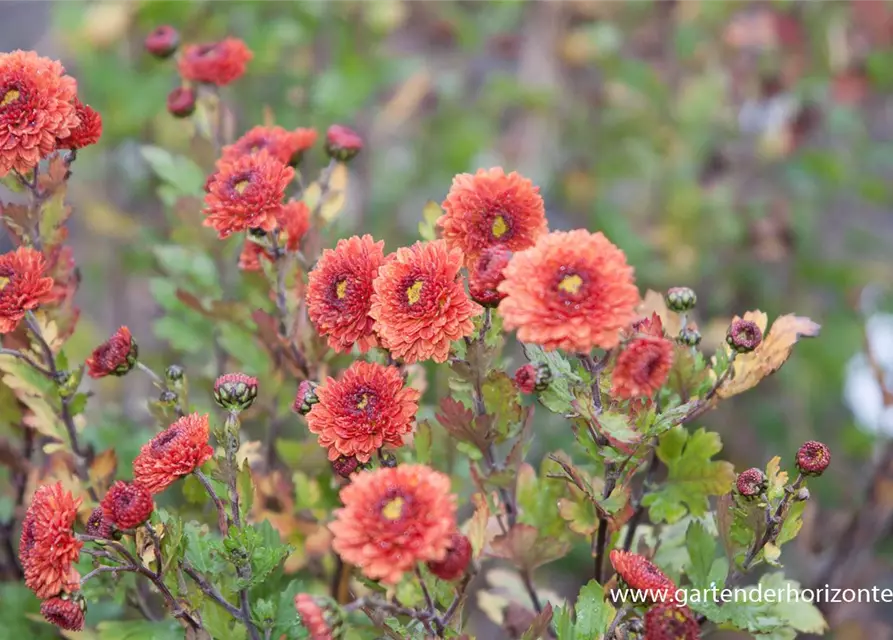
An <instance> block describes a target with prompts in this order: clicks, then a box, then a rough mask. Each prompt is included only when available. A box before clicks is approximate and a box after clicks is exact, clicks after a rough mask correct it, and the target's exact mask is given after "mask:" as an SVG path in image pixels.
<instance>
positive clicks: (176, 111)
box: [167, 87, 195, 118]
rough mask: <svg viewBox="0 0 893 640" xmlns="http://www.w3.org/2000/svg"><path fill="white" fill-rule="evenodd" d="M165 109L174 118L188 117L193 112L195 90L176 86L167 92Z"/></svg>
mask: <svg viewBox="0 0 893 640" xmlns="http://www.w3.org/2000/svg"><path fill="white" fill-rule="evenodd" d="M167 110H168V112H169V113H170V114H171V115H172V116H174V117H175V118H188V117H189V116H191V115H192V114H193V113H194V112H195V91H193V90H192V89H191V88H189V87H177V88H176V89H174V90H173V91H171V92H170V93H169V94H167Z"/></svg>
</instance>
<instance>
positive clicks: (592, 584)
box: [574, 580, 615, 638]
mask: <svg viewBox="0 0 893 640" xmlns="http://www.w3.org/2000/svg"><path fill="white" fill-rule="evenodd" d="M574 612H575V613H576V617H577V622H576V624H575V625H574V631H575V632H576V635H577V637H580V638H600V637H602V636H603V635H604V634H605V632H606V631H607V630H608V627H609V626H610V625H611V621H612V620H613V619H614V615H615V611H614V607H612V606H611V604H610V603H608V602H607V601H606V600H605V590H604V587H602V585H600V584H599V583H597V582H596V581H595V580H590V581H589V583H588V584H587V585H586V586H584V587H583V588H582V589H580V595H579V596H577V604H576V606H575V607H574Z"/></svg>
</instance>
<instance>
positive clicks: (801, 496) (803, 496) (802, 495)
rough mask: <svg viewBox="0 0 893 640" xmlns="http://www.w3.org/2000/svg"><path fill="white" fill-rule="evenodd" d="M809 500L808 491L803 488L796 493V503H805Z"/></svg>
mask: <svg viewBox="0 0 893 640" xmlns="http://www.w3.org/2000/svg"><path fill="white" fill-rule="evenodd" d="M807 500H809V489H807V488H806V487H803V488H802V489H800V491H798V492H797V501H798V502H806V501H807Z"/></svg>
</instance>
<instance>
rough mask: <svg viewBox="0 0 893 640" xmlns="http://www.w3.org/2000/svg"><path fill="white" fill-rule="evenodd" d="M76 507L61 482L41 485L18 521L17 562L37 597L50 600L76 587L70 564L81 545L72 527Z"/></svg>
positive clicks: (74, 573) (75, 560) (78, 503)
mask: <svg viewBox="0 0 893 640" xmlns="http://www.w3.org/2000/svg"><path fill="white" fill-rule="evenodd" d="M80 504H81V500H80V499H77V500H75V498H74V496H73V495H71V492H69V491H66V490H65V489H63V488H62V483H61V482H57V483H56V484H52V485H43V486H42V487H40V488H38V489H37V491H35V492H34V497H33V498H31V506H29V507H28V511H27V512H26V513H25V519H24V521H23V522H22V537H21V541H20V543H19V559H20V560H21V562H22V569H23V571H24V572H25V585H26V586H27V587H28V588H29V589H31V590H32V591H34V593H36V594H37V597H38V598H41V599H46V598H52V597H54V596H57V595H59V594H60V593H62V592H63V591H64V592H67V593H71V592H72V591H74V590H77V589H78V588H79V585H78V580H79V579H80V578H79V576H78V573H77V571H76V570H75V569H74V567H73V566H72V565H73V564H74V563H75V562H77V559H78V556H79V555H80V551H81V547H83V546H84V543H83V542H81V541H80V540H78V539H77V538H76V537H75V535H74V530H73V529H72V527H73V526H74V521H75V518H76V517H77V512H78V507H79V506H80Z"/></svg>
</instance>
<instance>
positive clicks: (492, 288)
mask: <svg viewBox="0 0 893 640" xmlns="http://www.w3.org/2000/svg"><path fill="white" fill-rule="evenodd" d="M511 257H512V252H511V251H509V250H508V249H506V248H505V247H501V246H498V245H497V246H494V247H489V248H487V249H485V250H484V252H483V253H482V254H481V255H480V256H479V257H478V259H477V260H476V261H475V263H474V264H473V265H472V266H470V267H469V268H468V293H469V294H470V295H471V299H472V300H474V301H475V302H477V303H478V304H482V305H484V306H485V307H495V306H496V305H498V304H499V301H500V300H502V299H503V298H504V297H505V294H503V293H499V291H498V288H499V283H501V282H502V281H503V280H504V279H505V276H504V275H503V274H502V272H503V270H504V269H505V268H506V267H507V266H508V263H509V260H510V259H511Z"/></svg>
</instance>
